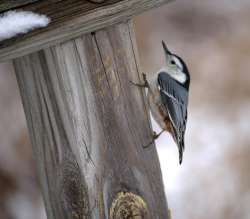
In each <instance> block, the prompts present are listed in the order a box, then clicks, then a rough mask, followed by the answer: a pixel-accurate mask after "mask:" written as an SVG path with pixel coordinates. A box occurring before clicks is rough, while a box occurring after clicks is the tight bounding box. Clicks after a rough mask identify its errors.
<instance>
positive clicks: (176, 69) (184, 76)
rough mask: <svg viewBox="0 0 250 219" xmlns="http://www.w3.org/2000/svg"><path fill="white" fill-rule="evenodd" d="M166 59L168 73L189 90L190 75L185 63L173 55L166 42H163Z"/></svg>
mask: <svg viewBox="0 0 250 219" xmlns="http://www.w3.org/2000/svg"><path fill="white" fill-rule="evenodd" d="M162 46H163V49H164V53H165V57H166V62H167V63H166V73H168V74H169V75H170V76H171V77H172V78H173V79H175V80H176V81H177V82H178V83H180V84H182V85H183V86H184V87H185V88H187V89H189V84H190V74H189V71H188V68H187V66H186V64H185V62H184V61H183V60H182V59H181V58H180V57H179V56H177V55H175V54H173V53H171V52H170V51H169V49H168V48H167V46H166V44H165V42H164V41H162Z"/></svg>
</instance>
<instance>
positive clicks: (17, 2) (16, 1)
mask: <svg viewBox="0 0 250 219" xmlns="http://www.w3.org/2000/svg"><path fill="white" fill-rule="evenodd" d="M37 1H41V0H1V1H0V13H1V12H4V11H7V10H15V9H18V8H19V7H23V6H25V5H28V4H31V3H34V2H37Z"/></svg>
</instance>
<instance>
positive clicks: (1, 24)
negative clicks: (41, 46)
mask: <svg viewBox="0 0 250 219" xmlns="http://www.w3.org/2000/svg"><path fill="white" fill-rule="evenodd" d="M49 22H50V19H49V18H48V17H47V16H45V15H41V14H36V13H33V12H30V11H8V12H6V13H4V14H3V15H2V16H1V17H0V41H2V40H5V39H9V38H12V37H14V36H16V35H18V34H24V33H27V32H29V31H31V30H33V29H36V28H39V27H45V26H47V25H48V24H49Z"/></svg>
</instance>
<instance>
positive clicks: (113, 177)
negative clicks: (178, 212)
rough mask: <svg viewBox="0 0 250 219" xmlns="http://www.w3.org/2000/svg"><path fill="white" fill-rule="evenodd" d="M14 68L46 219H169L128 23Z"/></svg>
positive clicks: (24, 60) (46, 51) (35, 56)
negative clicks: (34, 158)
mask: <svg viewBox="0 0 250 219" xmlns="http://www.w3.org/2000/svg"><path fill="white" fill-rule="evenodd" d="M14 66H15V70H16V75H17V78H18V84H19V87H20V91H21V96H22V100H23V104H24V109H25V113H26V116H27V121H28V127H29V131H30V136H31V140H32V144H33V147H34V152H35V157H36V161H37V165H38V169H39V175H40V182H41V185H42V190H43V195H44V200H45V204H46V209H47V216H48V219H66V218H67V219H73V218H79V219H80V218H81V219H82V218H95V219H99V218H110V219H126V218H134V219H136V218H144V219H153V218H155V219H156V218H164V219H169V214H168V210H167V209H168V208H167V203H166V199H165V194H164V189H163V188H164V187H163V183H162V176H161V171H160V165H159V161H158V156H157V153H156V149H155V146H154V145H152V146H151V147H149V148H148V149H144V148H143V147H142V146H143V145H146V144H148V142H150V141H151V140H152V130H151V127H150V125H149V124H150V121H149V115H148V110H147V109H146V105H145V101H144V91H143V90H141V89H139V88H138V87H135V86H133V85H132V84H131V83H130V82H129V80H133V81H139V75H140V70H139V64H138V56H137V50H136V45H135V38H134V33H133V28H132V26H131V23H130V22H125V23H121V24H118V25H114V26H112V27H108V28H105V29H102V30H100V31H97V32H96V33H95V34H85V35H82V36H80V37H78V38H76V39H73V40H69V41H67V42H65V43H61V44H58V45H56V46H52V47H50V48H47V49H43V50H41V51H39V52H35V53H32V54H30V55H26V56H24V57H20V58H17V59H15V60H14Z"/></svg>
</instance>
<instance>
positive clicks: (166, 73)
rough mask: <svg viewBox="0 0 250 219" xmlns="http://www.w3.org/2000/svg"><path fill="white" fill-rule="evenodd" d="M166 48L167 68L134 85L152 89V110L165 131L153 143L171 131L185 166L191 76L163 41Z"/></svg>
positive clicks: (150, 99)
mask: <svg viewBox="0 0 250 219" xmlns="http://www.w3.org/2000/svg"><path fill="white" fill-rule="evenodd" d="M162 46H163V49H164V53H165V57H166V65H165V66H164V67H163V68H162V69H160V70H159V71H158V72H156V73H154V74H152V76H150V77H149V78H147V77H146V75H145V74H143V79H144V84H137V83H134V82H132V83H133V84H134V85H136V86H139V87H146V88H148V92H147V99H148V104H149V108H150V110H151V113H152V116H153V118H154V119H155V120H156V122H157V123H158V124H159V125H160V127H161V128H162V129H163V130H162V131H161V132H160V133H159V134H156V133H155V132H154V136H153V140H155V139H156V138H158V137H159V136H160V135H161V134H162V133H163V132H164V131H168V132H169V133H170V134H171V135H172V136H173V139H174V141H175V142H176V144H177V146H178V149H179V162H180V164H181V163H182V157H183V151H184V135H185V130H186V123H187V106H188V91H189V84H190V75H189V71H188V68H187V66H186V64H185V63H184V61H183V60H182V59H181V58H180V57H179V56H177V55H175V54H173V53H171V52H170V51H169V50H168V48H167V46H166V44H165V43H164V41H162ZM151 143H152V142H151ZM151 143H150V144H151Z"/></svg>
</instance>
